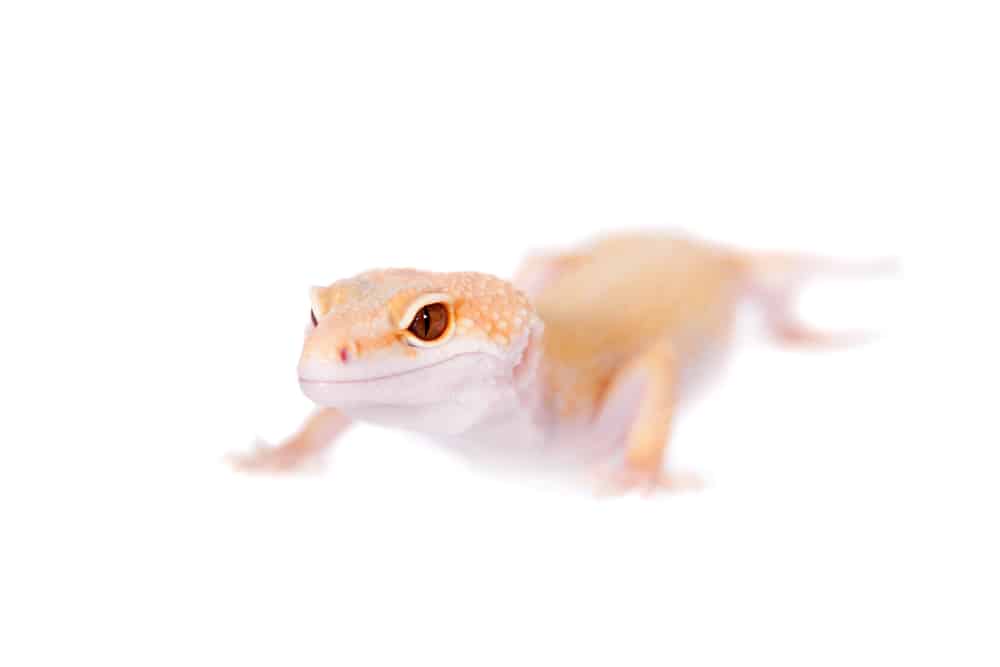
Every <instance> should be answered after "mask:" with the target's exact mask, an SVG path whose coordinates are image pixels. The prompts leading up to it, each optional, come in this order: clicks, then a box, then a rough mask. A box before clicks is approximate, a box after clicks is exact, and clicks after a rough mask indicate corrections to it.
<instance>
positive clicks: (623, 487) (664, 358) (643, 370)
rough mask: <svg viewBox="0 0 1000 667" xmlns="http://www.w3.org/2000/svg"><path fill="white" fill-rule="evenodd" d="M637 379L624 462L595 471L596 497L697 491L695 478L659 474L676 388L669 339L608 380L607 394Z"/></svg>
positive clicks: (668, 433)
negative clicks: (637, 394) (638, 384)
mask: <svg viewBox="0 0 1000 667" xmlns="http://www.w3.org/2000/svg"><path fill="white" fill-rule="evenodd" d="M637 374H638V378H637ZM637 379H638V380H640V381H641V384H642V388H641V390H640V397H639V405H638V411H637V412H636V413H635V416H634V419H633V420H632V423H631V424H630V425H629V428H628V433H627V436H626V442H625V456H624V461H622V462H621V463H615V464H614V465H613V466H612V467H610V468H605V469H604V470H602V471H600V473H599V479H598V488H597V489H596V491H597V493H598V494H602V495H608V494H610V495H619V494H624V493H628V492H630V491H633V490H637V491H639V492H641V493H644V494H649V493H652V492H655V491H683V490H693V489H700V488H702V486H703V484H702V482H701V480H700V478H698V477H697V476H696V475H692V474H683V473H674V472H667V471H665V470H664V469H663V462H664V453H665V451H666V447H667V441H668V439H669V437H670V427H671V424H672V422H673V415H674V405H675V403H676V388H677V387H676V385H677V364H676V359H675V356H674V350H673V346H672V344H671V343H670V341H669V340H663V341H660V342H657V343H656V344H655V345H653V346H652V347H651V348H650V349H648V350H647V351H645V352H643V353H641V354H640V355H639V356H638V357H637V358H636V359H635V360H634V361H633V362H632V363H630V364H629V365H628V366H626V367H625V368H624V369H623V370H622V371H621V372H620V373H619V374H618V376H617V377H616V378H615V380H614V381H613V383H612V388H611V391H610V392H609V395H612V394H613V393H614V392H615V390H616V389H619V390H620V389H621V388H622V385H624V384H626V383H629V382H634V381H636V380H637Z"/></svg>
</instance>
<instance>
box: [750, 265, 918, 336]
mask: <svg viewBox="0 0 1000 667" xmlns="http://www.w3.org/2000/svg"><path fill="white" fill-rule="evenodd" d="M737 261H738V263H739V265H740V267H741V269H742V271H743V273H744V275H745V276H746V281H747V284H748V286H749V289H750V295H751V298H752V299H753V300H754V301H756V302H757V303H758V304H759V305H760V306H761V309H762V311H763V313H764V318H765V323H766V325H767V328H768V330H769V331H770V333H771V334H772V336H773V337H774V339H775V340H776V341H778V342H779V343H782V344H787V345H811V346H825V347H835V346H848V345H858V344H861V343H867V342H870V341H871V340H873V339H874V338H875V334H874V333H872V332H868V331H824V330H820V329H816V328H813V327H811V326H809V325H808V324H806V323H804V322H802V321H801V320H800V319H799V318H798V317H797V315H796V314H795V304H796V300H797V297H798V293H799V291H801V289H802V285H803V283H804V282H806V281H807V280H809V279H812V278H816V277H822V276H831V277H838V278H879V277H885V276H892V275H896V274H898V273H899V272H900V271H901V270H902V267H901V262H900V261H899V259H898V258H895V257H882V258H876V259H867V260H845V259H838V258H833V257H824V256H819V255H809V254H797V253H786V252H746V253H739V254H738V256H737Z"/></svg>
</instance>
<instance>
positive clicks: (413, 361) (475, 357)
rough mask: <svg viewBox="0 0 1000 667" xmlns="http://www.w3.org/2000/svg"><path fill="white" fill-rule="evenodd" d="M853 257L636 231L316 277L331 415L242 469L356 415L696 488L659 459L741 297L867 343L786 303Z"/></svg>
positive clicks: (304, 378)
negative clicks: (508, 258)
mask: <svg viewBox="0 0 1000 667" xmlns="http://www.w3.org/2000/svg"><path fill="white" fill-rule="evenodd" d="M845 268H846V269H848V270H858V269H865V270H867V269H870V268H873V267H872V266H857V267H853V266H849V265H845V264H843V263H837V262H832V261H830V260H823V259H818V258H810V257H804V256H797V255H788V254H781V253H771V254H767V253H759V254H755V253H748V252H742V251H738V250H734V249H730V248H726V247H723V246H719V245H716V244H711V243H707V242H703V241H698V240H693V239H688V238H684V237H681V236H672V235H662V234H632V235H618V236H612V237H608V238H605V239H602V240H599V241H597V242H595V243H592V244H590V245H588V246H585V247H582V248H580V249H579V250H577V251H574V252H566V253H556V254H551V255H536V256H533V257H531V258H529V259H528V260H526V261H525V262H524V264H523V265H522V267H521V269H520V270H519V271H518V273H517V275H516V277H515V278H514V280H513V281H506V280H503V279H500V278H497V277H495V276H491V275H487V274H483V273H474V272H459V273H434V272H427V271H418V270H415V269H388V270H377V271H368V272H365V273H362V274H359V275H357V276H355V277H353V278H348V279H344V280H339V281H337V282H334V283H332V284H331V285H329V286H327V287H314V288H313V289H312V291H311V302H312V308H311V313H310V325H309V328H308V330H307V332H306V337H305V342H304V345H303V350H302V355H301V358H300V361H299V367H298V373H299V382H300V386H301V388H302V391H303V392H304V393H305V394H306V396H308V397H309V398H310V399H311V400H312V401H313V402H315V403H316V404H317V406H318V409H317V411H316V412H315V413H314V414H313V415H312V416H311V417H310V418H309V419H308V420H307V421H306V423H305V425H304V426H303V428H302V429H301V430H300V431H299V432H298V433H297V434H295V435H294V436H292V437H291V438H289V439H288V440H286V441H285V442H284V443H282V444H281V445H279V446H277V447H270V448H263V449H258V450H256V451H254V452H252V453H250V454H247V455H242V456H238V457H236V464H237V466H238V467H240V468H244V469H254V470H260V469H264V470H285V469H290V468H295V467H297V466H299V465H301V464H302V463H304V462H305V461H307V460H309V459H310V458H312V457H313V456H314V455H315V454H316V453H318V452H319V451H321V450H323V449H324V448H326V447H327V446H328V445H329V444H330V443H331V442H332V441H333V440H334V439H335V438H336V436H337V435H338V434H339V433H341V432H342V431H343V430H344V428H346V427H347V426H348V425H349V424H350V423H351V422H354V421H360V422H372V423H378V424H382V425H388V426H393V427H397V428H403V429H407V430H410V431H415V432H418V433H422V434H425V435H428V436H431V437H434V438H436V439H438V440H440V441H442V442H444V443H446V444H447V445H448V446H449V447H451V448H453V449H454V450H456V451H458V452H461V453H463V454H465V455H467V456H469V457H470V458H474V459H486V460H490V461H492V462H494V463H508V464H510V463H514V464H515V465H524V461H525V459H528V460H530V461H531V463H532V465H540V466H542V467H545V468H550V469H553V470H560V471H570V472H572V471H579V470H588V471H591V470H599V471H601V472H600V482H599V483H600V484H601V485H602V487H603V488H606V489H610V490H615V491H626V490H630V489H633V488H642V489H646V490H652V489H673V488H680V487H684V486H689V485H692V484H694V483H695V480H694V479H693V478H691V477H686V476H682V475H677V474H675V473H673V472H672V471H668V470H666V469H665V467H664V455H665V451H666V445H667V442H668V440H669V434H670V427H671V423H672V421H673V418H674V413H675V408H676V407H677V405H678V404H679V402H680V400H681V398H682V397H683V396H684V395H685V392H686V390H687V384H686V381H685V378H686V377H688V376H690V375H691V373H692V371H693V370H695V369H696V368H697V367H698V366H699V364H700V363H702V362H703V361H704V359H705V358H706V357H707V356H709V355H710V353H711V351H712V350H714V349H717V348H720V347H722V346H724V345H725V343H726V341H727V340H728V338H729V334H730V331H731V329H732V323H733V319H734V314H735V312H736V309H737V307H738V306H739V305H740V304H741V303H743V302H744V301H754V302H756V303H757V304H758V305H760V306H761V308H762V310H763V312H764V315H765V321H766V322H767V324H768V326H769V328H770V330H771V331H772V332H773V334H774V336H775V337H776V338H777V339H779V340H781V341H784V342H791V343H811V344H830V343H841V342H850V341H852V340H854V339H853V338H852V337H850V336H848V335H846V334H842V335H834V334H828V333H824V332H821V331H816V330H812V329H810V328H808V327H807V326H805V325H803V324H801V323H800V322H798V321H797V320H796V319H795V318H794V316H793V314H792V307H791V306H792V301H793V297H794V293H795V289H796V287H797V285H798V283H799V281H800V279H801V278H802V277H803V276H805V275H807V274H809V273H811V272H813V271H816V270H820V269H838V270H840V269H845ZM876 268H877V267H876Z"/></svg>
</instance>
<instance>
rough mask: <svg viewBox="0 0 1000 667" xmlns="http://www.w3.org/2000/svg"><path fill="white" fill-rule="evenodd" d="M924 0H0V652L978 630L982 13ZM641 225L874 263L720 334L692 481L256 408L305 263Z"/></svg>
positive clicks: (67, 655)
mask: <svg viewBox="0 0 1000 667" xmlns="http://www.w3.org/2000/svg"><path fill="white" fill-rule="evenodd" d="M989 5H990V3H985V2H984V3H978V4H977V3H966V2H937V3H935V2H879V1H875V2H873V1H871V0H865V1H860V2H851V1H848V2H837V3H823V4H822V5H821V4H820V3H803V2H771V1H765V2H755V3H742V2H729V3H727V2H716V1H712V0H708V1H705V2H691V3H655V2H653V3H636V2H614V3H610V2H609V3H594V2H574V3H566V4H559V3H552V2H539V1H537V0H536V1H532V2H510V1H508V2H503V3H489V4H486V3H473V2H455V3H438V2H431V3H396V4H394V3H385V2H364V3H342V4H339V5H338V4H333V3H316V4H308V3H297V2H283V3H267V2H239V3H236V2H233V3H226V2H206V1H205V0H199V1H197V2H170V3H158V4H155V5H154V4H152V3H135V2H120V3H110V2H90V3H50V2H41V1H32V2H17V1H13V2H12V1H10V0H8V1H7V2H4V3H3V5H2V8H0V96H2V97H0V225H2V236H0V271H2V281H0V290H2V303H0V307H2V312H3V313H4V324H3V334H2V346H0V362H2V379H0V391H2V396H0V399H2V403H0V412H2V417H0V442H2V447H3V454H4V456H3V459H2V467H0V517H2V525H0V530H2V536H0V539H2V542H3V545H2V547H0V549H2V550H0V564H2V567H0V615H2V618H0V662H2V663H3V664H6V665H24V664H83V663H93V664H128V665H137V664H169V665H178V664H212V665H219V664H236V663H239V664H288V665H299V664H343V665H364V664H393V665H403V664H435V665H436V664H462V665H471V664H503V665H519V664H546V665H551V664H604V665H613V664H672V665H698V664H729V665H732V664H789V665H802V664H901V663H903V662H904V661H905V662H907V663H909V664H916V663H921V662H923V663H928V664H961V665H975V664H997V661H998V660H1000V649H998V635H997V628H998V617H1000V609H998V602H997V600H998V594H1000V590H998V589H1000V585H998V575H997V563H998V556H1000V550H998V548H997V545H996V539H997V507H998V506H1000V493H998V491H997V472H998V463H1000V455H998V446H1000V438H998V435H997V428H996V426H995V422H996V394H997V390H996V386H997V385H996V382H997V377H998V375H997V372H998V370H1000V369H997V365H996V358H997V354H996V345H997V343H996V340H997V338H995V337H994V327H993V323H992V322H991V320H992V319H993V317H994V316H995V313H996V309H997V305H996V304H997V299H996V288H997V286H998V284H1000V281H998V271H997V269H996V259H995V257H996V250H995V248H996V247H997V246H996V244H995V243H994V242H993V241H992V240H990V239H989V236H990V235H991V232H992V231H993V230H994V228H995V227H996V225H997V222H998V219H1000V218H998V213H1000V210H998V187H997V186H998V183H1000V168H998V164H1000V163H998V155H1000V134H998V122H997V119H998V118H1000V103H998V81H1000V77H998V74H1000V73H998V63H1000V52H998V47H997V43H998V40H997V34H998V29H1000V24H998V22H997V19H996V17H995V16H994V15H991V14H990V13H989V12H988V9H990V7H989ZM621 227H680V228H683V229H686V230H689V231H691V232H694V233H696V234H699V235H702V236H705V237H708V238H712V239H718V240H723V241H727V242H731V243H737V244H743V245H747V246H752V247H767V248H783V249H801V250H807V251H812V252H821V253H825V254H832V255H840V256H845V257H869V256H880V255H895V256H898V257H901V258H902V260H903V264H904V272H903V274H902V276H901V277H900V278H899V279H897V280H895V281H883V282H880V283H873V284H871V285H868V284H863V283H858V282H851V283H847V284H836V283H822V284H817V285H816V287H815V289H814V290H811V291H810V292H809V293H808V295H806V297H805V300H804V301H803V304H802V305H803V312H804V313H805V314H806V315H807V316H809V317H810V318H811V319H813V320H814V321H816V322H818V323H821V324H827V325H831V326H841V325H843V326H872V327H875V328H878V329H881V330H882V331H883V332H884V335H883V336H882V338H881V339H880V340H879V342H877V343H876V344H874V345H871V346H869V347H865V348H859V349H854V350H849V351H838V352H827V353H808V352H800V351H789V350H783V349H779V348H775V347H772V346H770V345H769V344H768V343H767V342H765V341H762V340H761V339H760V338H759V337H755V335H754V332H753V330H752V327H751V328H750V329H749V330H748V332H747V334H746V336H745V337H744V339H743V342H742V343H741V344H740V346H739V349H738V350H737V351H736V354H735V355H734V359H733V361H732V363H731V364H730V366H729V369H728V371H727V373H726V374H725V375H724V376H723V377H722V378H720V380H719V382H718V383H717V384H716V385H715V386H714V388H713V389H712V390H711V391H709V392H708V393H707V394H706V395H705V396H704V397H703V398H702V399H700V400H699V401H698V402H696V403H695V404H694V405H693V406H692V407H691V409H690V410H688V411H687V412H686V413H685V414H684V415H683V417H682V419H681V422H680V423H679V424H678V427H677V429H676V433H675V438H674V441H673V443H674V444H673V445H672V457H673V459H672V463H674V464H675V465H677V466H678V467H679V468H683V469H686V470H694V471H698V472H700V473H702V474H703V475H704V476H705V477H707V479H708V482H709V486H708V488H707V489H706V490H705V491H703V492H701V493H698V494H690V495H682V496H672V497H662V498H656V499H653V500H643V499H640V498H626V499H622V500H603V501H601V500H594V499H592V498H590V497H589V496H588V495H587V494H580V495H579V496H574V495H567V494H565V493H557V492H554V491H551V490H548V489H545V488H525V485H523V484H518V483H517V482H516V481H506V480H497V479H494V478H491V477H489V476H488V475H485V474H483V473H482V472H478V471H475V470H470V469H468V468H467V467H465V466H463V465H461V464H460V463H458V462H457V461H455V460H453V459H451V458H449V457H448V456H447V455H445V454H444V453H442V452H440V451H438V450H435V449H434V448H432V447H430V446H428V445H427V444H426V443H424V442H422V441H420V440H419V439H418V438H415V437H413V436H411V435H408V434H405V433H394V432H389V431H384V430H378V429H375V428H373V427H360V428H357V429H356V430H355V431H352V432H351V433H350V434H349V435H348V436H347V437H346V438H344V440H343V443H342V445H341V446H339V447H338V449H337V450H336V452H335V454H334V455H333V456H332V457H331V460H330V462H329V465H328V466H327V468H326V469H325V471H323V472H321V473H319V474H314V475H306V476H300V477H294V478H291V479H279V480H275V479H266V478H265V479H261V478H254V477H244V476H239V475H236V474H234V473H232V472H230V471H229V470H228V469H227V468H226V467H225V466H224V465H223V464H222V463H221V459H222V456H223V455H224V454H225V453H227V452H230V451H233V450H238V449H242V448H245V447H248V446H249V444H250V443H251V441H252V440H253V439H254V437H255V436H257V435H260V436H263V437H265V438H267V439H270V440H275V439H278V438H280V437H281V436H282V435H284V434H285V433H286V432H288V431H289V430H291V429H293V428H294V427H295V426H296V424H297V422H298V420H299V419H300V418H301V417H302V416H303V415H304V414H305V412H306V411H307V409H308V403H307V401H306V400H305V399H304V398H303V397H302V396H301V395H300V394H299V392H298V389H297V386H296V382H295V373H294V367H295V362H296V359H297V354H298V346H299V344H300V342H301V330H302V325H303V323H304V321H305V318H306V314H307V307H308V306H307V299H306V288H307V286H308V285H310V284H313V283H320V284H325V283H328V282H330V281H332V280H334V279H336V278H339V277H344V276H347V275H351V274H353V273H354V272H357V271H359V270H362V269H365V268H371V267H373V266H397V265H403V266H410V265H413V266H418V267H423V268H428V269H437V270H457V269H476V270H483V271H490V272H495V273H498V274H501V275H509V274H510V272H511V271H512V270H513V268H514V267H515V265H516V263H517V260H518V258H519V257H520V256H521V255H522V254H524V252H525V251H526V250H528V249H531V248H538V247H547V246H553V245H556V246H559V245H572V244H573V243H576V242H579V241H581V240H585V239H587V238H589V237H591V236H593V235H594V234H595V233H597V232H599V231H601V230H608V229H615V228H621Z"/></svg>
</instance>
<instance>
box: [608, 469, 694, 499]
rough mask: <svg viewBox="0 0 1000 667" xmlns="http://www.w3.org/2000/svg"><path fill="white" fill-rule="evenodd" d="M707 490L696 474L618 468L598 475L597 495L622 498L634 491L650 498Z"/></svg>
mask: <svg viewBox="0 0 1000 667" xmlns="http://www.w3.org/2000/svg"><path fill="white" fill-rule="evenodd" d="M703 488H705V483H704V481H702V479H701V477H699V476H698V475H696V474H694V473H684V472H681V473H676V472H675V473H667V472H664V471H662V470H660V469H655V470H645V469H638V468H633V467H629V466H616V467H615V468H613V469H610V470H609V469H605V470H603V471H601V472H600V473H599V474H598V482H597V487H596V489H595V493H596V495H599V496H620V495H625V494H627V493H631V492H632V491H637V492H639V493H640V494H641V495H644V496H649V495H652V494H654V493H662V492H668V493H676V492H683V491H700V490H701V489H703Z"/></svg>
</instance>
